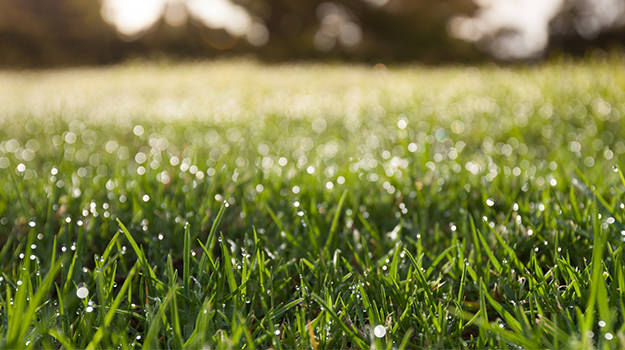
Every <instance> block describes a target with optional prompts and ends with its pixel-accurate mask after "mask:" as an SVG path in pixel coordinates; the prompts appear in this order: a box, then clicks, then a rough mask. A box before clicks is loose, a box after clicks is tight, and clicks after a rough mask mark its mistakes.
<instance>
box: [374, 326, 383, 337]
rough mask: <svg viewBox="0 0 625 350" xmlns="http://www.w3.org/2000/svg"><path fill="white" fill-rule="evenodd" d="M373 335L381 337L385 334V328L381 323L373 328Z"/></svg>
mask: <svg viewBox="0 0 625 350" xmlns="http://www.w3.org/2000/svg"><path fill="white" fill-rule="evenodd" d="M373 335H375V336H376V337H377V338H382V337H384V336H385V335H386V328H384V326H383V325H381V324H379V325H377V326H375V328H373Z"/></svg>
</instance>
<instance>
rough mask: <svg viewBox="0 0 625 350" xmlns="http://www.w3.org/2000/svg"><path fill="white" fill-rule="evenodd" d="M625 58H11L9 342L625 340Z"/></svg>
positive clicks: (1, 191)
mask: <svg viewBox="0 0 625 350" xmlns="http://www.w3.org/2000/svg"><path fill="white" fill-rule="evenodd" d="M622 63H623V62H622V60H621V59H617V58H613V59H611V60H608V61H602V62H600V61H588V62H583V63H565V62H559V63H555V62H554V63H551V64H547V65H544V66H535V67H525V68H524V67H516V68H497V67H477V68H476V67H445V68H424V67H405V68H394V69H372V68H370V67H365V66H355V67H348V66H340V65H335V66H332V65H329V66H324V65H312V66H309V65H300V66H261V65H257V64H254V63H251V62H213V63H197V64H186V65H179V66H166V65H158V64H147V65H146V64H130V65H123V66H115V67H108V68H98V69H92V68H79V69H67V70H51V71H22V72H12V71H4V72H2V73H0V81H2V82H3V83H2V84H0V106H1V107H0V241H1V242H2V243H3V246H2V248H1V249H0V261H1V263H0V273H1V276H2V280H0V288H1V289H3V290H4V292H3V293H2V294H0V336H1V340H0V345H2V346H3V347H21V346H28V347H31V348H47V347H52V348H57V347H59V346H61V345H62V346H63V347H66V348H72V347H76V348H86V347H90V348H98V347H103V348H111V347H121V348H138V347H141V346H143V347H146V348H155V347H159V348H182V347H186V348H198V347H202V346H203V345H207V346H209V347H211V348H224V349H226V348H246V349H247V348H256V347H258V348H268V347H273V348H275V349H279V348H313V349H334V348H369V347H372V346H373V347H375V348H389V349H390V348H392V347H397V348H402V349H403V348H422V347H425V348H432V347H439V348H449V347H459V346H469V347H472V348H493V347H514V346H520V347H522V348H526V349H532V348H536V349H539V348H588V347H591V346H596V347H599V348H602V349H604V348H605V349H608V348H619V347H622V346H625V338H624V333H623V331H624V330H625V328H623V327H624V323H623V311H624V304H623V302H624V301H625V299H624V295H623V291H624V290H625V273H624V272H623V263H622V259H623V258H622V254H623V246H624V245H625V243H624V240H625V238H623V237H624V236H623V234H622V232H625V231H622V230H625V227H623V222H624V218H625V212H624V208H625V204H623V200H622V196H623V190H624V189H625V183H624V182H623V181H621V179H622V178H623V177H622V173H620V172H619V171H620V170H619V169H620V168H619V167H618V166H619V164H620V161H621V160H622V157H623V153H625V140H624V139H623V135H624V132H623V131H624V129H623V127H624V126H625V124H624V123H623V122H622V116H623V113H624V112H625V104H624V102H623V101H625V99H624V98H623V97H624V96H623V95H624V90H623V87H624V86H625V68H623V67H624V66H623V64H622ZM116 219H118V220H119V221H116ZM119 230H121V231H119ZM119 232H122V233H119ZM55 262H59V264H60V265H58V267H57V268H55V266H57V264H56V263H55ZM45 276H47V277H45ZM44 277H45V278H44ZM79 286H85V287H87V288H88V290H89V295H88V296H87V298H85V299H80V298H78V297H77V294H76V291H77V288H78V287H79ZM376 325H382V326H384V327H385V329H386V332H385V334H384V335H383V336H382V337H381V338H377V337H375V336H374V335H373V328H374V327H375V326H376Z"/></svg>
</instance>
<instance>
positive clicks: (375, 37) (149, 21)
mask: <svg viewBox="0 0 625 350" xmlns="http://www.w3.org/2000/svg"><path fill="white" fill-rule="evenodd" d="M624 46H625V0H430V1H426V0H335V1H317V0H100V1H85V0H3V1H0V52H1V54H0V66H3V67H51V66H68V65H98V64H111V63H116V62H120V61H125V60H129V59H135V58H148V59H155V58H157V59H158V58H166V59H200V58H217V57H232V56H246V57H255V58H257V59H259V60H263V61H269V62H272V61H275V62H279V61H301V60H303V61H319V60H323V61H356V62H371V63H377V62H383V63H390V62H422V63H426V64H437V63H453V62H456V63H458V62H467V63H473V62H480V61H488V60H496V61H502V62H506V61H519V60H521V61H527V60H529V61H536V60H542V59H545V58H548V57H550V56H556V55H560V54H566V55H575V56H583V55H586V54H588V53H589V52H610V51H613V50H615V51H619V50H622V48H623V47H624Z"/></svg>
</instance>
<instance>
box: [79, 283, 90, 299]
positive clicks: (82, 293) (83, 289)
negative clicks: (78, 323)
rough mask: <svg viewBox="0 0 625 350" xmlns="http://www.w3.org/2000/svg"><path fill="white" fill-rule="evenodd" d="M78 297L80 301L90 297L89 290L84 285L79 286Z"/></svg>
mask: <svg viewBox="0 0 625 350" xmlns="http://www.w3.org/2000/svg"><path fill="white" fill-rule="evenodd" d="M76 296H77V297H78V298H80V299H85V298H86V297H87V296H89V289H87V287H86V286H85V285H84V284H81V285H79V286H78V289H77V290H76Z"/></svg>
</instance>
